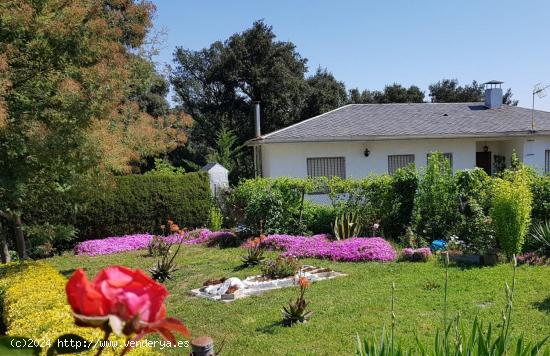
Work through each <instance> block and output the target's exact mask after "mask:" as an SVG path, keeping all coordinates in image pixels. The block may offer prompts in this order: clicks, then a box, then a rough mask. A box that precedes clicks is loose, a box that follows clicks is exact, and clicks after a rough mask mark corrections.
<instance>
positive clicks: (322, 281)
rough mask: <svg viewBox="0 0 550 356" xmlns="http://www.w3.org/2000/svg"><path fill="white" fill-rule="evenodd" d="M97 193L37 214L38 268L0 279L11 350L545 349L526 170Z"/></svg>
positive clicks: (543, 223)
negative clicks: (70, 208) (321, 198)
mask: <svg viewBox="0 0 550 356" xmlns="http://www.w3.org/2000/svg"><path fill="white" fill-rule="evenodd" d="M103 189H105V190H104V191H102V192H100V193H98V194H97V196H96V197H95V199H90V203H89V204H88V205H87V206H86V208H85V209H82V210H81V211H80V213H79V214H76V215H71V216H69V217H65V216H64V215H63V212H64V211H66V210H65V209H64V208H63V206H62V205H60V206H51V207H50V208H49V209H43V208H42V207H41V206H39V205H36V206H33V209H35V210H34V211H33V210H30V211H31V212H32V213H31V214H29V216H31V217H32V219H34V221H33V220H30V222H32V223H33V224H32V225H30V226H32V228H29V230H28V231H29V233H28V234H27V236H28V237H27V243H28V251H27V252H28V255H29V258H24V259H20V258H18V257H17V254H16V253H15V252H13V253H11V257H12V262H10V263H8V264H6V265H4V266H2V267H0V276H1V277H2V278H1V279H0V290H1V291H2V294H1V302H2V308H1V309H0V310H1V311H2V316H3V318H2V319H3V323H2V331H3V334H4V335H6V336H3V337H2V342H1V343H0V348H1V349H2V350H4V351H6V352H12V351H13V346H12V345H11V346H10V344H9V343H13V342H14V340H15V341H19V342H23V343H24V344H25V345H26V346H25V348H24V349H25V350H26V351H29V352H30V353H32V352H38V351H39V349H40V350H42V352H46V351H48V352H50V354H52V353H53V354H55V353H56V352H57V353H68V352H90V353H93V354H98V353H103V352H104V353H106V354H107V353H110V354H119V353H126V352H130V353H131V354H142V353H144V354H151V353H161V354H164V353H167V354H180V353H181V352H182V348H184V351H183V352H186V353H188V352H190V351H191V349H190V348H191V347H192V348H193V352H195V354H201V352H203V353H204V354H208V352H217V353H220V354H228V355H236V354H247V355H248V354H250V355H252V354H264V353H273V354H327V355H333V354H353V353H356V354H358V355H396V354H407V353H410V354H420V353H425V352H427V353H430V354H437V355H444V354H448V353H455V352H457V350H466V351H467V350H474V351H471V354H479V355H482V354H483V355H485V354H487V355H489V354H492V355H495V354H499V355H503V354H509V353H514V354H525V353H528V354H538V353H540V354H543V353H544V352H548V348H547V345H546V337H547V336H548V335H550V323H548V320H549V319H548V318H549V315H550V314H549V313H550V294H548V293H549V292H548V291H549V290H550V289H549V287H550V279H548V275H549V274H548V273H549V272H550V266H549V263H550V260H549V256H550V223H549V222H548V221H547V220H546V217H547V216H548V209H550V178H548V177H546V176H540V175H538V174H537V173H536V172H534V171H532V170H530V169H529V168H527V167H525V166H523V165H522V164H520V163H517V162H516V164H515V165H514V166H513V167H511V168H510V169H508V170H506V171H505V172H503V173H502V174H501V175H500V176H498V177H489V176H487V175H486V174H485V173H484V171H483V170H481V169H473V170H466V171H459V172H456V173H455V174H452V172H451V169H450V167H449V163H448V161H446V160H445V159H444V157H443V156H442V155H440V154H437V153H436V154H433V155H431V156H430V159H429V164H428V166H427V168H426V169H424V170H422V171H420V172H418V171H417V170H416V169H415V168H414V167H407V168H404V169H401V170H399V171H397V172H396V174H394V175H392V176H389V175H382V176H369V177H367V178H364V179H361V180H352V179H348V180H342V179H338V178H333V179H295V178H286V177H285V178H278V179H265V178H256V179H249V180H243V181H241V182H240V183H239V184H237V185H236V186H234V187H231V188H228V189H226V190H224V191H223V192H221V193H220V194H218V195H216V196H211V193H210V189H209V186H208V177H207V175H205V174H203V173H185V174H183V173H174V172H171V173H169V174H167V173H163V174H149V175H144V176H138V175H134V176H131V177H121V178H120V179H118V180H117V181H116V182H115V184H114V185H113V186H110V187H105V188H103ZM309 194H327V195H328V197H329V199H330V201H331V204H328V205H319V204H315V203H312V202H311V201H309V200H308V199H307V196H308V195H309ZM67 231H70V233H67ZM94 276H95V277H94ZM199 336H208V337H209V338H210V339H207V341H208V342H206V344H204V343H201V342H203V341H204V340H205V339H204V338H202V339H201V338H198V337H199ZM31 340H32V341H31ZM163 340H164V341H163ZM197 340H198V341H197ZM62 341H67V342H68V341H73V342H77V341H79V342H80V343H76V345H77V347H75V346H74V345H73V346H71V347H67V345H65V344H62ZM199 341H200V342H199ZM210 342H212V343H213V344H212V343H210ZM18 345H22V344H18ZM60 345H61V346H60ZM209 350H210V351H209ZM212 350H214V351H212ZM18 351H21V349H18Z"/></svg>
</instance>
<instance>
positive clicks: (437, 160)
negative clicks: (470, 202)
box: [413, 152, 459, 241]
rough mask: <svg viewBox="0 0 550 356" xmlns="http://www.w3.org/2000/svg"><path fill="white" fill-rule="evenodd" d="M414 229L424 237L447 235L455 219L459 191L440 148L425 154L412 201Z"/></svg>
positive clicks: (428, 239) (451, 229)
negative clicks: (424, 160) (437, 150)
mask: <svg viewBox="0 0 550 356" xmlns="http://www.w3.org/2000/svg"><path fill="white" fill-rule="evenodd" d="M413 214H414V215H413V216H414V218H413V219H414V230H415V232H416V234H417V235H418V236H419V237H421V238H423V239H425V240H427V241H433V240H437V239H446V238H447V237H448V236H450V235H452V233H453V232H454V229H455V225H456V221H457V220H458V218H459V217H458V194H457V189H456V185H455V181H454V178H453V175H452V170H451V167H450V165H449V161H448V160H447V159H445V158H444V157H443V155H442V154H441V153H439V152H434V153H433V154H431V155H430V156H429V158H428V166H427V167H426V170H425V171H424V172H423V175H422V178H421V180H420V182H419V185H418V190H417V194H416V197H415V201H414V213H413Z"/></svg>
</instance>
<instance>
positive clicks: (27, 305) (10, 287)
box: [0, 262, 153, 355]
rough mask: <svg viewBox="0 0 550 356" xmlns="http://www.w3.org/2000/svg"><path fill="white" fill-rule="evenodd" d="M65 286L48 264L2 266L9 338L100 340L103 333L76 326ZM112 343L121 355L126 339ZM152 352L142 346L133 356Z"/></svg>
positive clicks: (1, 284) (0, 281) (0, 282)
mask: <svg viewBox="0 0 550 356" xmlns="http://www.w3.org/2000/svg"><path fill="white" fill-rule="evenodd" d="M65 284H66V280H65V278H63V276H61V275H60V274H59V273H58V272H57V271H56V270H55V269H54V268H53V267H51V266H50V265H48V264H46V263H36V262H28V263H12V264H8V265H3V266H1V267H0V289H1V290H3V291H4V292H3V295H2V300H1V301H0V302H1V303H2V312H3V313H2V316H3V318H4V322H5V326H6V329H7V335H8V336H24V337H29V338H31V339H34V340H40V341H41V343H42V342H43V341H46V340H49V341H51V343H52V345H53V344H54V341H55V340H56V339H57V337H59V336H61V335H63V334H68V333H72V334H78V335H80V336H82V337H84V338H85V339H86V340H90V341H91V340H101V339H102V337H103V332H102V331H101V330H99V329H94V328H83V327H78V326H76V325H75V323H74V319H73V316H72V313H71V308H70V306H69V304H68V303H67V297H66V294H65ZM110 340H111V341H112V342H113V343H114V342H115V341H116V342H117V343H118V345H120V346H121V347H120V348H119V349H118V353H120V352H121V351H122V346H123V345H124V338H122V337H114V336H113V337H111V338H110ZM46 346H49V345H47V344H46ZM95 351H96V350H94V352H92V353H90V354H94V353H95ZM106 351H107V350H106ZM152 352H153V351H152V350H151V349H149V348H144V347H140V348H137V349H134V350H133V351H131V353H130V354H131V355H134V354H135V355H139V354H142V355H150V354H151V353H152ZM106 354H107V353H106Z"/></svg>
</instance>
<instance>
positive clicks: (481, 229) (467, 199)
mask: <svg viewBox="0 0 550 356" xmlns="http://www.w3.org/2000/svg"><path fill="white" fill-rule="evenodd" d="M455 179H456V185H457V191H458V196H459V199H460V205H459V211H460V219H459V220H458V221H457V228H456V234H457V235H458V236H459V237H460V238H461V239H462V240H463V241H464V243H465V246H466V250H467V251H469V252H472V253H477V254H483V253H485V252H487V251H488V250H490V249H492V248H494V247H496V242H495V239H494V233H493V229H492V226H491V224H490V221H491V220H490V218H489V216H488V213H489V208H490V204H491V200H490V199H491V186H492V179H491V178H490V177H489V176H488V175H487V173H485V171H484V170H483V169H481V168H474V169H467V170H464V171H459V172H457V173H456V176H455Z"/></svg>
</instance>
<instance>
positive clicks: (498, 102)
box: [483, 80, 504, 109]
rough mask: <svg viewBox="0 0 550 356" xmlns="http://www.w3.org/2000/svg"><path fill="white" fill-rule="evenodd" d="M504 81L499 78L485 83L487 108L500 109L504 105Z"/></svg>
mask: <svg viewBox="0 0 550 356" xmlns="http://www.w3.org/2000/svg"><path fill="white" fill-rule="evenodd" d="M502 83H504V82H501V81H499V80H491V81H489V82H486V83H483V84H484V85H485V106H486V107H487V108H489V109H498V108H500V107H501V106H502V87H501V86H502ZM497 86H498V87H497Z"/></svg>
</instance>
